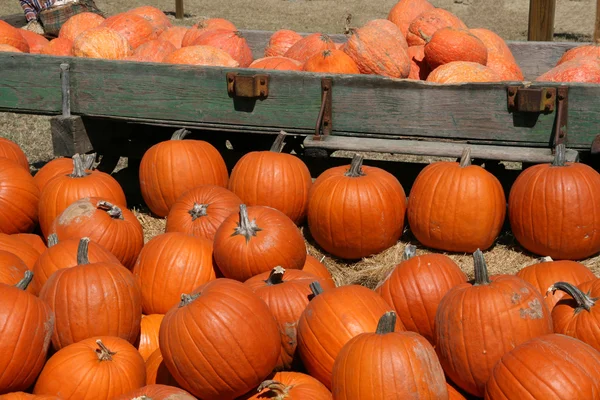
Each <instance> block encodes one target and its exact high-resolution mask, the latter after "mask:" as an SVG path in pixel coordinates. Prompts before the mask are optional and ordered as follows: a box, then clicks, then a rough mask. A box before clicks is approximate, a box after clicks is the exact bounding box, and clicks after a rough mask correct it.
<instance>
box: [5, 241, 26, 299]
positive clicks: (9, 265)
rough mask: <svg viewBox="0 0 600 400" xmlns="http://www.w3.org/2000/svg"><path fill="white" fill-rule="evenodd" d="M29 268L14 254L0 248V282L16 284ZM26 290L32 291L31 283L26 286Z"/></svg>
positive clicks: (10, 284)
mask: <svg viewBox="0 0 600 400" xmlns="http://www.w3.org/2000/svg"><path fill="white" fill-rule="evenodd" d="M26 271H29V268H28V267H27V265H25V263H24V262H23V260H21V259H20V258H19V257H18V256H17V255H16V254H13V253H10V252H8V251H4V250H0V283H3V284H5V285H9V286H12V285H16V284H17V283H19V281H20V280H21V279H23V276H24V275H25V272H26ZM27 291H28V292H33V287H32V285H28V286H27Z"/></svg>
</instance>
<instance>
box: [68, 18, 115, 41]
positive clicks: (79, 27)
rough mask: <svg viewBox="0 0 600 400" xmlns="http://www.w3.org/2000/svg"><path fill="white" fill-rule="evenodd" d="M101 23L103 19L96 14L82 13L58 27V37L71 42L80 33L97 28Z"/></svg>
mask: <svg viewBox="0 0 600 400" xmlns="http://www.w3.org/2000/svg"><path fill="white" fill-rule="evenodd" d="M103 22H104V17H102V16H101V15H98V14H96V13H91V12H82V13H79V14H75V15H73V16H72V17H71V18H69V19H68V20H67V22H65V23H64V24H63V25H62V26H61V27H60V31H59V32H58V37H59V38H61V39H68V40H70V41H71V42H73V41H74V40H75V38H76V37H77V36H79V34H80V33H82V32H84V31H87V30H88V29H92V28H97V27H98V26H100V24H102V23H103Z"/></svg>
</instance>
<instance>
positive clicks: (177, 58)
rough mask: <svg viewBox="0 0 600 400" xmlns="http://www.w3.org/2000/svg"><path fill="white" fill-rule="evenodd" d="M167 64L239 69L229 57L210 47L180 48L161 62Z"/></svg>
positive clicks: (223, 52) (236, 63) (225, 53)
mask: <svg viewBox="0 0 600 400" xmlns="http://www.w3.org/2000/svg"><path fill="white" fill-rule="evenodd" d="M163 62H164V63H167V64H187V65H208V66H212V67H231V68H236V67H239V66H240V64H239V63H238V62H237V61H235V60H234V59H233V58H231V56H230V55H229V54H228V53H227V52H225V51H223V50H220V49H217V48H215V47H212V46H188V47H182V48H180V49H177V50H175V51H174V52H172V53H171V54H169V55H168V56H167V57H165V59H164V60H163Z"/></svg>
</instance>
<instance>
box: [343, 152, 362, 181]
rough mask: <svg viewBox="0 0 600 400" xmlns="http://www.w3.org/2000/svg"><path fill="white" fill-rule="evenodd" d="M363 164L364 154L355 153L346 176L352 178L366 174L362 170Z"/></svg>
mask: <svg viewBox="0 0 600 400" xmlns="http://www.w3.org/2000/svg"><path fill="white" fill-rule="evenodd" d="M362 164H363V156H362V155H360V154H355V155H354V157H353V158H352V162H351V163H350V169H349V170H348V172H346V174H345V175H346V176H349V177H350V178H358V177H359V176H364V175H365V173H364V172H363V170H362Z"/></svg>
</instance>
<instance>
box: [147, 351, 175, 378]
mask: <svg viewBox="0 0 600 400" xmlns="http://www.w3.org/2000/svg"><path fill="white" fill-rule="evenodd" d="M146 385H167V386H173V387H179V384H178V383H177V381H176V380H175V378H173V375H171V373H170V372H169V370H168V369H167V366H166V365H165V362H164V360H163V356H162V353H161V352H160V348H158V349H156V350H154V352H153V353H152V354H150V357H148V359H147V360H146Z"/></svg>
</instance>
